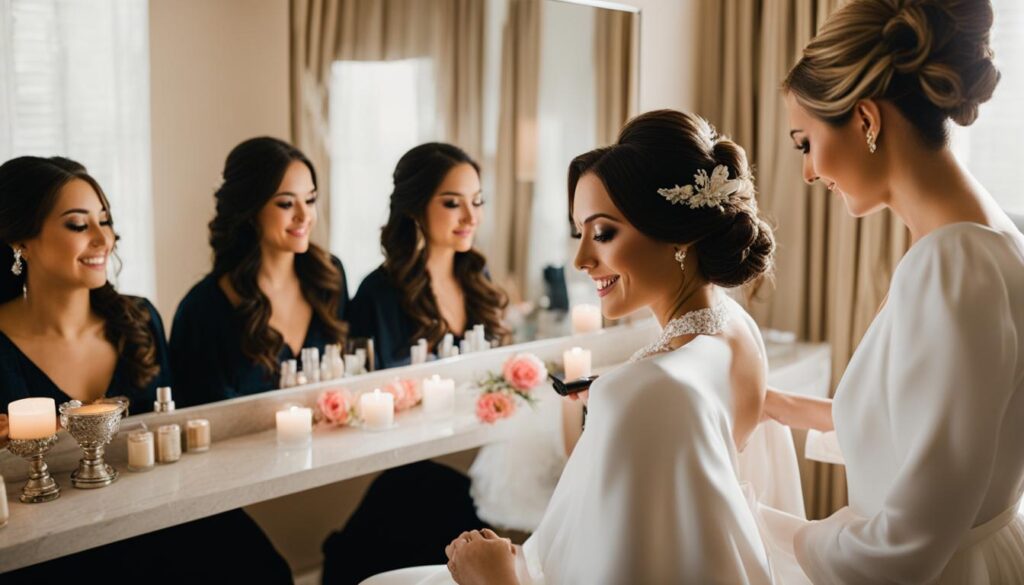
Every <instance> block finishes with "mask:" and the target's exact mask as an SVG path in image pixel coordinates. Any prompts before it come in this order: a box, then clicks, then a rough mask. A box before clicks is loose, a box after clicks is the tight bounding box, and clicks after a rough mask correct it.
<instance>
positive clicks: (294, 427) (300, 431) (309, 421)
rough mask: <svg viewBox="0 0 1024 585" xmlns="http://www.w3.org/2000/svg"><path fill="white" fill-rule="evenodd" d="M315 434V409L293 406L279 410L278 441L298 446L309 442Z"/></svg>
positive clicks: (281, 443) (280, 443) (282, 443)
mask: <svg viewBox="0 0 1024 585" xmlns="http://www.w3.org/2000/svg"><path fill="white" fill-rule="evenodd" d="M312 435H313V409H312V408H305V407H302V406H292V407H289V408H286V409H284V410H279V411H277V443H278V444H279V445H286V446H290V447H298V446H302V445H306V444H308V443H309V441H310V438H311V437H312Z"/></svg>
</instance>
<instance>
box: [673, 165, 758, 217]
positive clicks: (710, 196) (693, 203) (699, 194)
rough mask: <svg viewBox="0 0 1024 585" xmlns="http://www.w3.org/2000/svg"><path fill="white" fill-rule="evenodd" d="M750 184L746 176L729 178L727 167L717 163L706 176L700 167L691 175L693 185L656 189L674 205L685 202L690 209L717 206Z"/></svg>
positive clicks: (720, 207)
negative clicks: (709, 174)
mask: <svg viewBox="0 0 1024 585" xmlns="http://www.w3.org/2000/svg"><path fill="white" fill-rule="evenodd" d="M749 186H750V179H748V178H746V177H737V178H735V179H730V178H729V167H727V166H725V165H718V166H716V167H715V168H714V170H712V171H711V176H710V177H709V176H708V173H707V171H705V170H704V169H700V170H698V171H697V174H695V175H694V176H693V185H684V186H682V187H680V186H679V185H676V186H675V187H670V188H664V189H658V195H661V196H662V197H664V198H665V199H666V200H667V201H668V202H669V203H672V204H675V205H683V204H686V205H687V206H689V207H690V209H699V208H701V207H717V208H719V209H722V205H723V204H724V203H726V202H728V201H729V199H730V198H731V197H732V196H733V195H734V194H735V193H737V192H740V191H743V190H745V189H746V188H747V187H749Z"/></svg>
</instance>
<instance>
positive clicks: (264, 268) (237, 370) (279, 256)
mask: <svg viewBox="0 0 1024 585" xmlns="http://www.w3.org/2000/svg"><path fill="white" fill-rule="evenodd" d="M216 199H217V215H216V216H215V217H214V218H213V220H212V221H211V222H210V245H211V246H212V247H213V254H214V260H213V270H212V271H211V272H210V274H208V275H207V276H206V277H205V278H203V280H201V281H200V282H199V283H198V284H196V285H195V286H194V287H193V288H192V290H191V291H189V293H188V294H187V295H186V296H185V298H184V299H183V300H182V301H181V304H179V305H178V310H177V312H176V313H175V316H174V326H173V329H172V331H171V363H172V366H173V368H174V371H175V382H176V384H177V385H178V387H179V388H181V389H182V390H183V391H182V392H179V393H178V394H177V396H176V398H177V400H178V402H179V403H181V404H184V405H186V406H189V405H193V404H203V403H207V402H212V401H215V400H222V399H226V398H231V397H234V396H243V395H247V394H254V393H258V392H265V391H267V390H272V389H274V388H276V387H277V386H278V379H277V376H276V374H277V373H278V371H279V368H280V364H281V362H282V361H283V360H287V359H294V358H295V357H296V356H297V354H298V353H299V350H300V349H302V348H306V347H316V348H318V349H319V350H320V351H321V352H323V350H324V347H325V346H326V345H328V344H333V343H339V342H341V341H343V339H344V337H345V334H346V332H347V325H346V324H345V323H344V321H342V315H343V314H344V311H345V307H346V305H347V304H348V287H347V285H346V282H345V271H344V269H343V268H342V266H341V262H340V261H339V260H338V259H337V258H333V257H332V256H330V254H328V253H327V252H326V251H324V250H323V249H322V248H320V247H319V246H317V245H316V244H314V243H312V242H310V240H309V236H310V233H311V232H312V229H313V227H314V226H315V224H316V221H317V219H318V215H319V212H318V210H317V205H316V201H317V182H316V171H315V170H314V169H313V166H312V164H311V163H310V162H309V159H307V158H306V157H305V155H303V154H302V153H301V152H299V151H298V150H297V149H296V148H294V147H293V146H291V145H290V144H288V143H286V142H283V141H281V140H277V139H275V138H267V137H263V138H253V139H250V140H246V141H245V142H243V143H241V144H239V145H238V146H236V147H235V148H234V149H233V150H232V151H231V153H230V154H229V155H228V158H227V162H226V164H225V166H224V183H223V185H221V187H220V189H218V190H217V193H216Z"/></svg>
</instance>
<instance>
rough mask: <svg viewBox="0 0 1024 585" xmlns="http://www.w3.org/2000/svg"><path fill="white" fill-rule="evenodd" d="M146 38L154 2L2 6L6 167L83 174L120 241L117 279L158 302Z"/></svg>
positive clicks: (1, 137)
mask: <svg viewBox="0 0 1024 585" xmlns="http://www.w3.org/2000/svg"><path fill="white" fill-rule="evenodd" d="M148 31H149V17H148V4H147V2H146V0H0V160H8V159H10V158H13V157H15V156H22V155H37V156H54V155H60V156H66V157H69V158H72V159H75V160H77V161H78V162H80V163H82V164H83V165H85V166H86V168H88V169H89V172H90V173H91V174H92V175H93V176H94V177H96V180H97V181H99V183H100V186H102V187H103V190H104V191H105V192H106V194H107V197H108V198H109V199H110V206H111V211H112V212H113V213H112V215H113V218H114V222H115V229H116V230H117V232H118V233H119V234H120V235H121V238H122V239H121V241H120V244H119V245H118V255H119V257H120V258H121V260H122V262H123V267H122V270H121V271H120V273H119V274H113V273H112V274H111V277H112V279H113V280H114V282H115V283H116V284H118V288H119V290H120V291H121V292H125V293H130V294H137V295H143V296H146V297H149V298H150V299H153V297H154V295H155V291H156V275H155V270H154V265H153V237H152V232H153V217H152V200H151V198H152V192H151V176H150V137H149V41H148V34H149V33H148ZM115 268H116V263H115Z"/></svg>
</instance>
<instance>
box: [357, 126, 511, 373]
mask: <svg viewBox="0 0 1024 585" xmlns="http://www.w3.org/2000/svg"><path fill="white" fill-rule="evenodd" d="M394 181H395V188H394V191H393V192H392V193H391V211H390V215H389V216H388V222H387V225H385V226H384V229H383V230H382V232H381V238H380V244H381V248H383V250H384V263H383V264H382V265H381V266H380V267H379V268H377V269H376V270H374V271H373V272H371V273H370V274H369V276H367V277H366V279H365V280H363V282H362V284H361V285H359V291H358V292H356V296H355V297H354V298H353V299H352V306H351V307H350V308H349V312H348V318H349V323H350V324H351V327H352V336H353V337H373V338H374V342H375V344H376V349H377V356H378V357H377V366H378V367H380V368H390V367H394V366H399V365H404V364H408V363H409V353H410V352H409V348H410V346H412V345H414V344H415V343H416V342H417V340H419V339H421V338H422V339H426V340H427V345H428V347H429V348H430V350H431V351H436V349H437V347H438V344H439V343H440V342H441V340H442V338H444V336H445V334H446V333H451V334H452V335H453V336H454V338H455V339H456V343H457V341H458V340H459V339H460V338H462V336H463V335H464V334H465V332H466V330H467V329H471V328H472V327H473V326H474V325H478V324H479V325H483V326H484V329H485V330H486V335H487V338H488V339H490V340H496V341H498V342H499V344H501V343H506V342H507V340H508V337H509V332H508V330H507V329H506V328H505V327H504V325H503V324H502V322H501V319H502V311H503V310H504V308H505V306H506V305H507V304H508V298H507V297H506V295H505V293H503V292H502V291H501V290H500V289H498V288H497V287H496V286H494V285H493V284H491V282H490V280H489V279H488V274H487V269H486V267H485V264H486V260H485V259H484V257H483V255H481V254H480V252H477V251H476V250H474V249H473V237H474V236H475V235H476V230H477V228H478V227H479V226H480V221H481V219H482V216H483V211H482V207H483V204H484V200H483V197H482V196H481V192H480V167H479V166H478V165H477V164H476V162H475V161H473V159H471V158H470V157H469V155H467V154H466V153H465V152H463V151H462V150H461V149H460V148H458V147H456V146H452V145H450V144H442V143H438V142H432V143H428V144H421V145H420V146H417V147H416V148H413V149H412V150H410V151H409V152H407V153H405V155H404V156H402V158H401V160H399V161H398V166H396V167H395V173H394Z"/></svg>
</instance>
